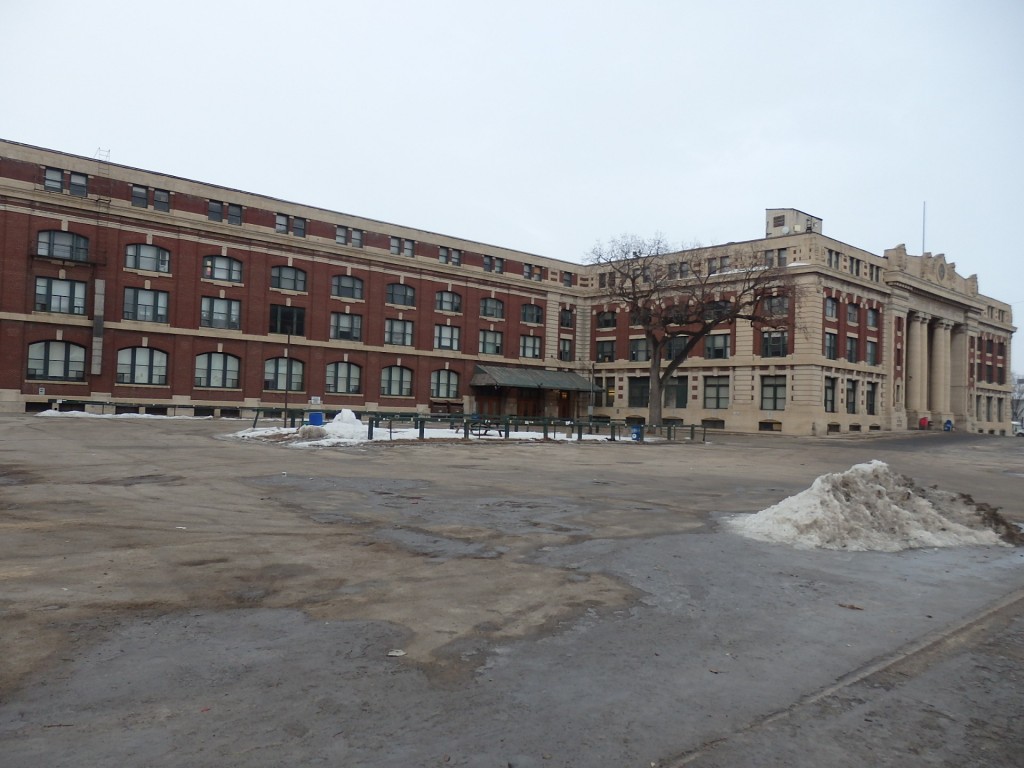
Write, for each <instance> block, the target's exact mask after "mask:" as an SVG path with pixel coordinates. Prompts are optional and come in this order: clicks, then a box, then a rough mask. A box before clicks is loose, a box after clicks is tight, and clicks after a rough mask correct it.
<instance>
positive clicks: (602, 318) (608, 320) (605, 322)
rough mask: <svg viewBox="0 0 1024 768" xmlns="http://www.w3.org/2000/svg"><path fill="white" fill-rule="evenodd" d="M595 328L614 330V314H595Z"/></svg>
mask: <svg viewBox="0 0 1024 768" xmlns="http://www.w3.org/2000/svg"><path fill="white" fill-rule="evenodd" d="M597 327H598V328H614V327H615V313H614V312H598V314H597Z"/></svg>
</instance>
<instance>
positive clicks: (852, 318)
mask: <svg viewBox="0 0 1024 768" xmlns="http://www.w3.org/2000/svg"><path fill="white" fill-rule="evenodd" d="M858 312H859V307H858V306H857V305H856V304H847V305H846V322H847V323H850V324H851V325H856V324H857V316H858Z"/></svg>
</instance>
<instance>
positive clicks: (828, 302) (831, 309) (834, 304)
mask: <svg viewBox="0 0 1024 768" xmlns="http://www.w3.org/2000/svg"><path fill="white" fill-rule="evenodd" d="M825 317H829V318H836V317H839V302H838V301H836V300H835V299H833V298H832V297H831V296H829V297H826V299H825Z"/></svg>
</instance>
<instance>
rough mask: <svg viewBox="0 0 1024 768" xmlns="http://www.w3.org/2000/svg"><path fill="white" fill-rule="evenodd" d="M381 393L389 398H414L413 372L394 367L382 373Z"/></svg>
mask: <svg viewBox="0 0 1024 768" xmlns="http://www.w3.org/2000/svg"><path fill="white" fill-rule="evenodd" d="M380 393H381V394H382V395H386V396H388V397H411V396H412V371H411V370H410V369H409V368H403V367H402V366H400V365H392V366H389V367H387V368H385V369H384V370H382V371H381V372H380Z"/></svg>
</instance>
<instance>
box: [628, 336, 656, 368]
mask: <svg viewBox="0 0 1024 768" xmlns="http://www.w3.org/2000/svg"><path fill="white" fill-rule="evenodd" d="M629 359H630V360H631V361H633V362H634V363H643V362H646V361H648V360H650V359H651V345H650V344H648V343H647V339H630V340H629Z"/></svg>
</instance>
